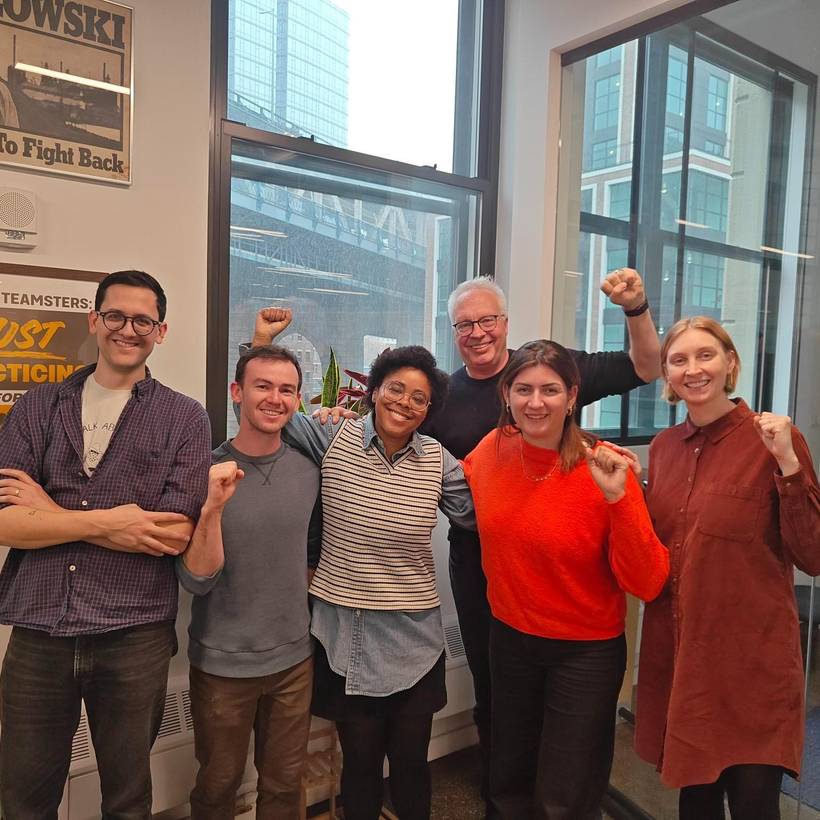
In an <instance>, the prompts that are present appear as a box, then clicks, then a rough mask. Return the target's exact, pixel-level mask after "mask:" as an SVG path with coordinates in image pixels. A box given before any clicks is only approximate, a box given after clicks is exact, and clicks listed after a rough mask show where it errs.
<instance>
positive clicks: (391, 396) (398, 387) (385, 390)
mask: <svg viewBox="0 0 820 820" xmlns="http://www.w3.org/2000/svg"><path fill="white" fill-rule="evenodd" d="M381 390H382V395H383V396H384V397H385V398H386V399H387V400H388V401H401V400H402V399H403V398H404V397H405V396H407V403H408V404H409V405H410V409H411V410H412V411H413V412H414V413H423V412H424V411H425V410H426V409H427V408H428V407H429V406H430V399H428V398H427V396H425V395H424V393H422V392H421V390H414V391H413V392H412V393H408V392H407V391H406V390H405V389H404V385H403V384H402V383H401V382H388V383H387V384H384V385H382V388H381Z"/></svg>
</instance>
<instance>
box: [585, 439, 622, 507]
mask: <svg viewBox="0 0 820 820" xmlns="http://www.w3.org/2000/svg"><path fill="white" fill-rule="evenodd" d="M584 455H585V456H586V459H587V464H588V465H589V471H590V473H591V474H592V477H593V478H594V479H595V483H596V484H597V485H598V486H599V487H600V489H601V492H602V493H603V494H604V498H606V500H607V501H608V502H609V503H610V504H614V503H615V502H616V501H620V500H621V499H622V498H623V497H624V494H625V493H626V476H627V473H628V472H629V471H630V470H631V469H632V467H631V464H630V461H629V459H627V458H626V457H624V456H622V455H621V454H620V453H616V452H615V451H614V450H612V449H610V448H609V447H607V446H605V445H603V444H599V445H598V446H597V447H595V448H587V449H586V450H585V451H584Z"/></svg>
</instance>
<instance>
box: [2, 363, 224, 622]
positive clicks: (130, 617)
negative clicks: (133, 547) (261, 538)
mask: <svg viewBox="0 0 820 820" xmlns="http://www.w3.org/2000/svg"><path fill="white" fill-rule="evenodd" d="M94 367H95V366H91V367H87V368H83V369H82V370H79V371H77V372H76V373H73V374H72V375H71V376H70V377H69V378H68V379H66V380H65V381H64V382H63V383H62V384H53V385H52V384H49V385H43V386H41V387H37V388H35V389H33V390H30V391H29V392H27V393H26V394H25V395H24V396H22V397H21V398H20V399H19V400H18V401H17V402H16V404H15V405H14V408H13V409H12V411H11V413H10V414H9V416H8V419H7V421H6V423H5V425H4V426H3V428H2V429H0V465H1V466H2V467H13V468H16V469H18V470H24V471H25V472H26V473H28V474H29V475H30V476H31V477H32V478H33V479H34V480H35V481H37V482H38V483H39V484H41V485H42V486H43V488H44V489H45V491H46V492H47V493H48V494H49V496H51V498H52V499H53V500H54V501H56V502H57V504H59V505H60V506H61V507H64V508H66V509H68V510H99V509H109V508H111V507H116V506H118V505H120V504H137V505H139V506H140V507H141V508H142V509H144V510H151V511H155V512H177V513H183V514H184V515H188V516H190V517H191V518H193V519H194V520H196V519H197V518H198V517H199V510H200V507H201V506H202V503H203V501H204V500H205V495H206V493H207V486H208V469H209V467H210V464H211V434H210V425H209V423H208V416H207V414H206V413H205V410H204V409H203V408H202V406H201V405H200V404H199V403H198V402H196V401H194V400H193V399H191V398H189V397H187V396H183V395H182V394H181V393H177V392H175V391H173V390H171V389H169V388H168V387H165V386H164V385H162V384H160V383H159V382H158V381H156V380H154V379H152V378H151V376H150V374H148V373H147V374H146V378H145V379H143V380H142V381H140V382H137V384H135V385H134V388H133V390H132V395H131V398H130V399H129V400H128V403H127V404H126V405H125V408H124V409H123V411H122V414H121V415H120V418H119V421H118V422H117V426H116V427H115V429H114V433H113V435H112V436H111V442H110V444H109V445H108V449H107V450H106V452H105V454H104V455H103V458H102V460H101V461H100V464H99V466H98V467H97V469H96V470H94V472H93V474H92V475H91V477H90V478H89V477H88V476H87V475H86V474H85V472H84V470H83V432H82V418H81V416H82V388H83V383H84V382H85V380H86V379H87V378H88V376H89V375H90V374H91V373H92V372H93V371H94ZM2 506H5V505H2ZM176 611H177V581H176V577H175V575H174V559H173V558H172V557H170V556H163V557H161V558H158V557H154V556H151V555H146V554H143V553H129V552H118V551H115V550H110V549H105V548H103V547H98V546H95V545H93V544H89V543H88V542H85V541H74V542H70V543H65V544H59V545H57V546H53V547H46V548H44V549H32V550H21V549H12V550H11V551H10V552H9V555H8V558H7V559H6V564H5V566H4V567H3V571H2V574H0V623H6V624H14V625H18V626H25V627H29V628H31V629H40V630H43V631H45V632H48V633H49V634H50V635H60V636H71V635H94V634H99V633H102V632H109V631H111V630H115V629H124V628H126V627H129V626H136V625H138V624H146V623H154V622H157V621H164V620H172V619H174V618H175V617H176Z"/></svg>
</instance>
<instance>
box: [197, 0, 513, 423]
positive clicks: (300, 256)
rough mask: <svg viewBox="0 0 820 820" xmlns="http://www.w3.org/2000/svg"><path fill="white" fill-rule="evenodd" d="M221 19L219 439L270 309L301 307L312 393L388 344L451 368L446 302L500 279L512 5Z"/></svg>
mask: <svg viewBox="0 0 820 820" xmlns="http://www.w3.org/2000/svg"><path fill="white" fill-rule="evenodd" d="M213 9H214V30H215V31H217V32H223V33H224V40H223V42H222V50H221V51H220V50H218V49H217V50H216V53H215V55H214V65H215V68H214V71H215V87H217V88H223V89H224V93H223V95H222V97H221V98H220V99H216V100H215V102H214V110H213V115H212V121H213V122H214V123H216V124H217V126H216V131H215V135H214V140H213V144H214V151H213V154H212V173H211V188H212V190H213V191H215V192H216V201H215V203H214V207H213V208H212V209H211V221H210V258H211V265H210V286H209V333H208V384H207V391H208V410H209V413H210V415H211V418H212V423H213V428H214V435H215V438H220V437H222V436H223V435H224V434H225V432H226V431H228V432H232V431H233V429H234V423H233V414H232V413H229V412H228V408H229V403H228V400H227V385H228V383H229V381H230V376H231V374H232V371H233V367H234V364H235V361H236V357H237V349H238V345H239V343H240V342H243V341H248V339H249V336H250V333H251V332H252V328H253V317H254V315H255V314H256V312H257V310H259V308H261V307H263V306H266V305H277V304H278V305H288V306H289V307H292V308H293V309H294V321H293V324H292V326H291V327H290V328H289V332H288V334H287V335H286V336H285V338H284V339H281V340H279V341H281V342H282V343H283V344H285V345H287V346H289V347H290V348H291V349H293V350H294V351H295V352H296V355H297V356H298V357H299V359H300V361H301V362H302V364H303V368H304V373H305V380H304V391H303V392H304V394H305V396H306V398H309V397H310V396H315V395H317V394H318V392H319V390H320V385H321V378H322V374H323V372H324V370H325V368H326V366H327V363H328V360H329V355H330V351H331V349H332V350H333V351H334V353H335V354H336V357H337V359H338V361H339V364H340V366H341V367H342V368H347V369H352V370H356V371H362V370H364V371H366V370H367V368H368V367H369V366H370V363H371V362H372V360H373V359H374V358H375V357H376V356H377V355H378V354H379V353H380V352H381V351H382V350H384V349H385V348H386V347H388V346H396V345H406V344H423V345H425V346H427V347H428V348H429V349H430V350H432V351H433V352H434V354H435V355H436V358H437V360H438V363H439V366H440V367H442V368H443V369H445V370H452V369H455V367H457V366H458V362H457V360H456V354H455V346H454V344H453V340H452V331H451V329H450V327H449V320H448V317H447V314H446V308H447V297H448V295H449V293H450V291H451V290H452V289H453V288H454V287H455V285H456V284H458V282H460V281H462V280H463V279H465V278H469V277H472V276H476V275H477V274H478V273H479V271H480V272H481V273H483V274H492V271H493V262H494V257H495V252H494V242H495V213H496V194H495V191H496V185H497V182H496V180H497V174H498V160H497V157H498V134H499V130H500V129H499V118H500V82H499V77H500V68H501V48H502V39H501V37H500V36H498V35H497V34H496V33H497V32H500V31H501V30H502V26H501V21H502V19H503V17H502V15H503V3H502V2H501V1H500V0H471V1H470V2H467V1H466V0H445V2H443V3H442V2H435V3H434V2H433V0H419V2H414V3H404V4H397V3H391V4H381V5H380V4H377V3H372V4H368V6H367V8H366V9H365V8H364V6H363V5H362V4H361V3H348V2H336V1H335V0H214V3H213ZM386 31H390V32H398V31H400V32H401V36H390V37H385V36H381V35H380V34H379V32H386ZM368 32H369V34H370V36H368ZM374 33H375V34H374ZM421 41H424V42H425V44H426V47H427V48H428V49H429V54H428V59H425V60H424V61H422V62H419V61H418V59H416V56H417V54H416V51H415V49H417V47H418V43H419V42H421ZM408 50H409V51H408ZM420 112H423V115H422V114H421V113H420ZM354 152H355V153H354ZM422 166H426V167H422Z"/></svg>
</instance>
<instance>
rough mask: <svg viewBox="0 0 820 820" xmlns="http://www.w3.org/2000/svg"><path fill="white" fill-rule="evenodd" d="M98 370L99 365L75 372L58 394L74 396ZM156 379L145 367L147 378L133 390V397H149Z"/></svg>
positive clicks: (141, 380)
mask: <svg viewBox="0 0 820 820" xmlns="http://www.w3.org/2000/svg"><path fill="white" fill-rule="evenodd" d="M96 369H97V363H96V362H94V364H90V365H88V366H87V367H81V368H80V369H79V370H75V371H74V372H73V373H72V374H71V375H70V376H69V377H68V378H67V379H65V380H64V381H63V382H62V383H61V384H60V387H59V390H58V393H59V395H60V396H73V395H74V394H75V393H77V392H78V391H79V390H82V388H83V385H84V384H85V380H86V379H87V378H88V377H89V376H90V375H91V374H92V373H93V372H94V371H95V370H96ZM153 382H154V379H153V377H152V376H151V371H150V370H149V369H148V366H147V365H146V367H145V378H144V379H140V380H139V381H138V382H137V383H136V384H135V385H134V386H133V387H132V388H131V393H132V395H134V396H136V397H137V398H138V399H140V398H144V397H146V396H147V395H148V390H149V389H150V387H151V385H152V384H153Z"/></svg>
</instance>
